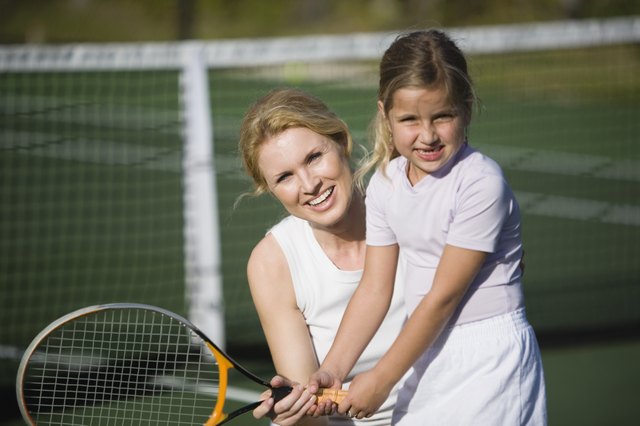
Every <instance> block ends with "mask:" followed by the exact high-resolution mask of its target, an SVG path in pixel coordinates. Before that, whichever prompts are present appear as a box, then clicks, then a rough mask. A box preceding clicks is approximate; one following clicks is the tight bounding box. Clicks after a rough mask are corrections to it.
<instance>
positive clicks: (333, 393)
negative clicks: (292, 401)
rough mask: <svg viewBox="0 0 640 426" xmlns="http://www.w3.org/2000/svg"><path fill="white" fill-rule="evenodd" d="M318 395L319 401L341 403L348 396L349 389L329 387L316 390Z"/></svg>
mask: <svg viewBox="0 0 640 426" xmlns="http://www.w3.org/2000/svg"><path fill="white" fill-rule="evenodd" d="M316 396H317V397H318V402H324V401H328V400H330V401H333V402H335V403H336V404H340V403H341V402H342V400H343V399H344V397H345V396H347V391H346V390H342V389H327V388H323V389H320V390H318V392H316Z"/></svg>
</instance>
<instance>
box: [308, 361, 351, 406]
mask: <svg viewBox="0 0 640 426" xmlns="http://www.w3.org/2000/svg"><path fill="white" fill-rule="evenodd" d="M341 386H342V381H341V380H340V379H339V378H338V377H337V376H336V375H334V374H333V373H331V372H330V371H328V370H323V369H320V370H318V371H316V372H315V373H313V374H312V375H311V377H310V378H309V385H308V386H307V390H308V391H309V392H310V393H311V394H315V393H316V392H317V391H318V389H320V388H327V389H340V388H341ZM337 408H338V405H337V404H336V403H335V402H332V401H330V400H325V401H320V402H318V405H317V406H316V407H315V409H313V410H312V411H310V413H309V414H312V415H313V416H314V417H318V416H326V415H329V414H333V413H335V412H336V409H337Z"/></svg>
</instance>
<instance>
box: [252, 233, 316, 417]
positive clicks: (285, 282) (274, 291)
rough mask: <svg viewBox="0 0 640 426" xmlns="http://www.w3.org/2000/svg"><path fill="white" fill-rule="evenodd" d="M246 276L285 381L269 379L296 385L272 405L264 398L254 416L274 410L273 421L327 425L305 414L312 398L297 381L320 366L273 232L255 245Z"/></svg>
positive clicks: (277, 382) (276, 382)
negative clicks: (295, 383) (289, 392)
mask: <svg viewBox="0 0 640 426" xmlns="http://www.w3.org/2000/svg"><path fill="white" fill-rule="evenodd" d="M247 277H248V280H249V287H250V290H251V297H252V298H253V303H254V304H255V307H256V310H257V312H258V316H259V318H260V323H261V325H262V329H263V331H264V334H265V336H266V338H267V343H268V344H269V350H270V351H271V356H272V359H273V363H274V366H275V368H276V371H277V372H278V374H279V375H281V376H283V377H285V378H286V379H287V380H283V379H281V378H274V382H273V383H274V384H276V385H280V386H283V385H289V384H291V383H292V382H297V383H298V384H297V385H294V391H293V392H292V393H291V394H290V395H289V396H287V397H286V398H284V399H283V400H281V401H280V402H278V403H277V404H275V407H274V403H273V399H272V398H268V399H267V400H265V402H264V403H263V404H262V405H261V406H259V407H258V408H256V409H255V410H254V416H255V417H257V418H260V417H263V416H265V415H267V413H268V412H269V411H270V410H272V409H273V410H274V411H275V414H276V417H275V418H274V419H273V421H274V423H277V424H280V425H293V424H305V425H307V424H309V425H311V424H313V425H322V424H326V419H324V418H320V419H318V418H311V417H305V415H306V414H307V412H308V411H309V410H310V409H311V408H312V407H313V406H314V404H315V402H316V398H315V396H313V394H312V393H310V392H309V391H307V390H305V389H304V388H303V387H302V385H300V384H299V383H306V382H307V380H308V378H309V376H310V375H311V373H313V372H314V371H315V370H316V369H317V367H318V364H317V361H316V356H315V351H314V348H313V344H312V340H311V336H310V335H309V331H308V328H307V324H306V322H305V320H304V317H303V316H302V313H301V312H300V310H299V309H298V305H297V303H296V296H295V292H294V289H293V283H292V281H291V275H290V272H289V267H288V264H287V261H286V258H285V256H284V254H283V252H282V250H281V249H280V246H279V245H278V243H277V242H276V240H275V238H274V237H273V236H271V235H267V236H266V237H265V238H264V239H263V240H262V241H260V243H258V245H257V246H256V247H255V248H254V250H253V252H252V253H251V256H250V258H249V262H248V264H247ZM273 414H274V413H273V412H272V413H271V415H272V416H273Z"/></svg>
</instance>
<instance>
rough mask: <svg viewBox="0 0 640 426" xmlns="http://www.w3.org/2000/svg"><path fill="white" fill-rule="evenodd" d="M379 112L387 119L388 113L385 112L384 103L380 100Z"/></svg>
mask: <svg viewBox="0 0 640 426" xmlns="http://www.w3.org/2000/svg"><path fill="white" fill-rule="evenodd" d="M378 113H379V114H380V115H381V116H382V118H384V119H385V120H386V119H387V115H386V114H385V113H384V104H383V103H382V101H378Z"/></svg>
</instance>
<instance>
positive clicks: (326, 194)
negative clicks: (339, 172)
mask: <svg viewBox="0 0 640 426" xmlns="http://www.w3.org/2000/svg"><path fill="white" fill-rule="evenodd" d="M332 192H333V188H329V189H327V190H326V191H324V192H323V193H322V194H320V196H319V197H318V198H316V199H315V200H311V201H309V204H310V205H312V206H317V205H318V204H320V203H322V202H323V201H324V200H326V199H327V198H329V195H331V193H332Z"/></svg>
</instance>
